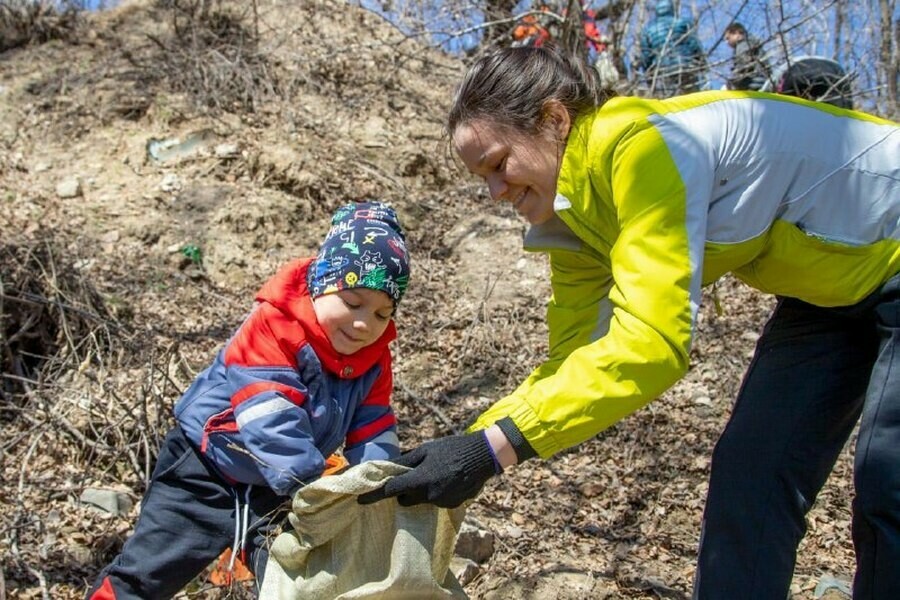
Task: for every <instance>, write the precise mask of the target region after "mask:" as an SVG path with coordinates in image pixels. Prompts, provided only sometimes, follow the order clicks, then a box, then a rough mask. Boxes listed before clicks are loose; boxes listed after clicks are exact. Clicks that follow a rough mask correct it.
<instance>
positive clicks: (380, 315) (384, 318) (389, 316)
mask: <svg viewBox="0 0 900 600" xmlns="http://www.w3.org/2000/svg"><path fill="white" fill-rule="evenodd" d="M392 314H393V313H392ZM375 316H376V317H378V320H379V321H387V320H389V319H390V318H391V315H382V314H380V313H375Z"/></svg>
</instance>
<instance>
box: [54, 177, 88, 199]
mask: <svg viewBox="0 0 900 600" xmlns="http://www.w3.org/2000/svg"><path fill="white" fill-rule="evenodd" d="M81 194H82V190H81V180H79V179H78V178H77V177H69V178H67V179H63V180H62V181H60V182H59V183H57V184H56V195H57V196H59V197H60V198H78V197H79V196H81Z"/></svg>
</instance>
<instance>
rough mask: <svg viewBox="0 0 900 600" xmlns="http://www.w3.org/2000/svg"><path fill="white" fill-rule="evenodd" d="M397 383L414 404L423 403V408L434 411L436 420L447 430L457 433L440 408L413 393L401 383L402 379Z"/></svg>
mask: <svg viewBox="0 0 900 600" xmlns="http://www.w3.org/2000/svg"><path fill="white" fill-rule="evenodd" d="M397 385H399V386H400V389H402V390H403V393H405V394H406V395H407V396H409V398H410V399H412V400H413V401H415V402H416V404H421V405H423V406H424V407H425V408H427V409H428V410H430V411H431V412H432V413H434V416H436V417H437V418H438V420H439V421H440V422H441V423H443V424H444V426H445V427H446V428H447V429H448V430H450V431H452V432H454V433H457V430H456V428H455V427H454V426H453V421H451V420H450V419H448V418H447V415H445V414H444V411H442V410H441V409H440V408H438V407H437V406H435V405H434V404H433V403H431V402H429V401H428V400H426V399H424V398H422V397H421V396H419V395H418V394H416V393H414V392H413V391H412V390H411V389H410V388H409V386H408V385H406V384H405V383H403V382H402V381H400V382H398V383H397Z"/></svg>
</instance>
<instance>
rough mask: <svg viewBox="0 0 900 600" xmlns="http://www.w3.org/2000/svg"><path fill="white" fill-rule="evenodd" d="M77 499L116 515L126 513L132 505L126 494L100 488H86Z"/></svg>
mask: <svg viewBox="0 0 900 600" xmlns="http://www.w3.org/2000/svg"><path fill="white" fill-rule="evenodd" d="M79 501H80V502H81V503H82V504H85V505H88V506H91V507H93V508H96V509H99V510H101V511H103V512H105V513H109V514H111V515H114V516H117V517H120V516H123V515H126V514H128V513H129V512H131V508H132V507H133V506H134V503H133V502H132V501H131V498H129V497H128V495H127V494H124V493H122V492H117V491H116V490H107V489H101V488H86V489H85V490H84V491H83V492H81V497H80V498H79Z"/></svg>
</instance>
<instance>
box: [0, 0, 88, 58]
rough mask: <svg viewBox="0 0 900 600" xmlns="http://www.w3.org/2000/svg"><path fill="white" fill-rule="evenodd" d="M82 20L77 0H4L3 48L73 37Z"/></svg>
mask: <svg viewBox="0 0 900 600" xmlns="http://www.w3.org/2000/svg"><path fill="white" fill-rule="evenodd" d="M80 24H81V11H80V9H78V8H77V7H76V6H75V5H74V4H71V3H66V2H64V3H59V2H50V1H49V0H0V52H5V51H6V50H10V49H12V48H18V47H20V46H26V45H28V44H32V43H37V44H42V43H44V42H48V41H50V40H71V39H73V37H74V34H75V33H76V32H77V29H78V27H79V25H80Z"/></svg>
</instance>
